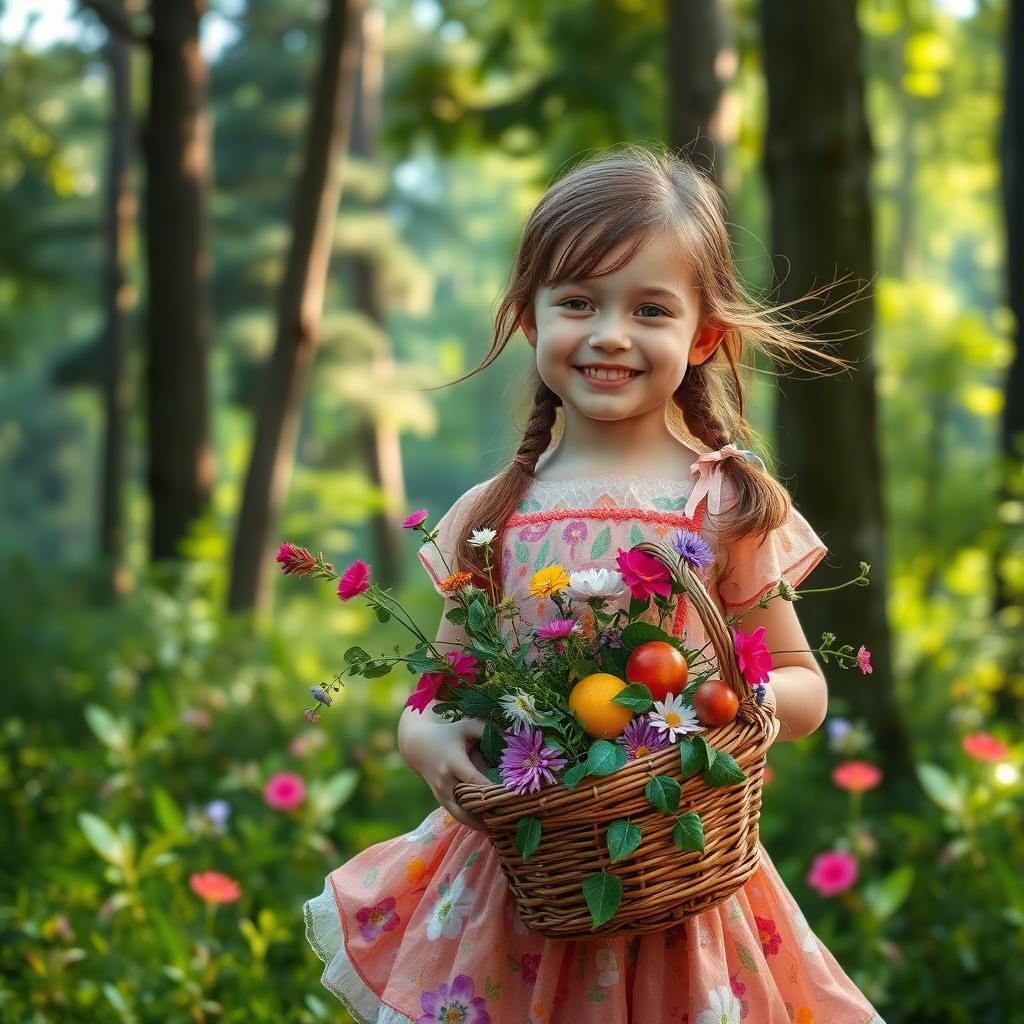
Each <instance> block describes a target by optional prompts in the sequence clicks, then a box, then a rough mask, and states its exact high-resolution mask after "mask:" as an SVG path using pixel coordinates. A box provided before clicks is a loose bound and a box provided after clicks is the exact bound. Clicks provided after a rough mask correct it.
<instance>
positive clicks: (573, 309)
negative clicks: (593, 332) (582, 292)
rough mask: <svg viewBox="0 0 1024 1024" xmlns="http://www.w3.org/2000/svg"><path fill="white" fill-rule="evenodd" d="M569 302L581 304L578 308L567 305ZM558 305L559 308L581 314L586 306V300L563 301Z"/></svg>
mask: <svg viewBox="0 0 1024 1024" xmlns="http://www.w3.org/2000/svg"><path fill="white" fill-rule="evenodd" d="M570 302H579V303H581V305H580V306H570V305H569V303H570ZM559 305H560V306H565V307H566V308H567V309H571V310H572V311H573V312H574V313H582V312H583V310H584V309H585V308H586V306H587V300H586V299H563V300H562V301H561V302H560V303H559Z"/></svg>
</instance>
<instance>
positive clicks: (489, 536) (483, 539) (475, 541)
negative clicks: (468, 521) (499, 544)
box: [469, 527, 498, 548]
mask: <svg viewBox="0 0 1024 1024" xmlns="http://www.w3.org/2000/svg"><path fill="white" fill-rule="evenodd" d="M497 536H498V531H497V530H492V529H490V528H489V527H486V528H484V529H482V530H474V531H473V533H472V534H471V535H470V538H469V543H470V544H472V545H473V547H475V548H482V547H483V546H484V545H485V544H490V543H491V542H492V541H493V540H494V538H495V537H497Z"/></svg>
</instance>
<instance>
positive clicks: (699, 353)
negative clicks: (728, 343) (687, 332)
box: [687, 320, 726, 366]
mask: <svg viewBox="0 0 1024 1024" xmlns="http://www.w3.org/2000/svg"><path fill="white" fill-rule="evenodd" d="M725 334H726V331H725V328H724V327H722V326H721V325H720V324H717V323H715V322H714V321H713V320H709V321H708V322H707V323H706V324H705V325H704V326H703V327H702V328H701V329H700V331H699V332H698V333H697V337H696V338H694V340H693V343H692V344H691V345H690V356H689V359H688V360H687V362H689V364H690V365H691V366H699V365H700V364H701V363H705V362H707V361H708V360H709V359H710V358H711V356H712V355H713V354H714V351H715V349H716V348H718V346H719V345H721V344H722V341H723V339H724V338H725Z"/></svg>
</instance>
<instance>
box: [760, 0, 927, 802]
mask: <svg viewBox="0 0 1024 1024" xmlns="http://www.w3.org/2000/svg"><path fill="white" fill-rule="evenodd" d="M761 17H762V27H763V34H764V66H765V75H766V78H767V87H768V128H767V138H766V143H765V171H766V175H767V179H768V185H769V191H770V198H771V209H772V248H773V250H774V252H775V253H777V254H780V255H779V256H778V257H777V258H778V260H779V265H778V277H779V279H780V280H781V282H782V283H781V286H780V299H781V300H789V299H793V298H797V297H799V296H801V295H802V294H804V293H805V292H806V291H807V290H808V289H809V288H811V287H815V286H818V285H820V284H821V283H823V281H827V280H831V279H833V278H834V277H835V276H836V273H837V271H838V274H839V276H842V275H843V274H845V273H847V272H848V271H852V272H853V273H854V274H856V275H858V276H859V277H860V278H862V279H864V280H868V279H870V278H871V277H872V273H873V265H872V219H871V213H872V211H871V205H870V200H869V172H870V165H871V155H872V147H871V140H870V136H869V133H868V126H867V121H866V118H865V113H864V95H863V94H864V83H863V76H862V71H861V39H860V33H859V29H858V26H857V19H856V3H855V0H762V5H761ZM872 306H873V304H872V302H871V301H870V300H869V299H868V298H867V297H864V298H861V299H860V300H859V301H857V302H855V303H854V304H853V305H852V306H851V307H850V308H848V309H846V310H845V311H843V312H842V313H839V314H838V315H834V316H832V317H831V318H829V320H828V321H827V322H826V324H825V327H826V328H827V329H828V330H829V331H830V332H831V331H836V330H841V331H843V332H846V331H851V332H855V333H856V335H857V336H856V337H855V338H854V339H853V340H852V341H849V342H847V343H845V344H843V345H842V346H841V354H842V355H843V356H844V357H845V358H848V359H850V360H852V361H853V362H854V364H855V368H854V371H853V372H852V374H850V375H845V374H844V375H839V376H833V377H827V378H820V379H813V380H796V379H794V380H783V381H782V387H781V394H780V398H779V411H778V433H779V436H778V446H779V454H780V457H781V461H782V463H783V468H784V469H785V470H786V471H787V475H788V476H790V478H791V479H792V480H794V481H799V487H798V488H797V489H796V490H795V497H796V501H797V505H798V507H799V508H800V510H801V511H802V512H803V513H804V514H805V515H806V516H807V518H808V519H809V520H810V522H811V525H812V526H816V527H817V528H818V529H819V530H821V532H822V533H823V534H825V536H826V539H827V541H828V543H829V547H830V549H831V552H832V556H831V561H833V562H834V566H835V567H834V568H833V567H832V566H826V565H822V566H821V567H819V569H818V570H817V571H816V573H815V577H814V581H815V582H814V585H816V586H828V585H829V584H834V583H836V582H840V581H841V580H842V579H844V578H848V577H849V576H850V575H852V574H854V573H855V571H856V566H857V563H858V562H859V561H864V562H868V563H869V564H870V565H871V586H870V587H869V588H868V589H866V590H864V589H861V588H858V587H847V588H845V589H843V590H839V591H835V592H833V593H829V594H820V595H815V597H814V599H813V600H808V601H807V602H806V603H804V604H801V605H800V608H799V611H800V615H801V619H802V621H803V625H804V627H805V629H806V631H807V635H808V639H809V640H810V642H811V644H812V645H817V643H818V642H819V638H820V636H821V634H822V632H824V631H825V630H830V631H833V632H835V633H836V634H837V635H838V636H839V637H840V642H850V643H853V644H854V645H855V646H856V645H858V644H860V643H864V644H866V645H867V647H869V648H870V649H871V651H872V655H873V663H874V674H873V675H872V676H871V678H870V679H869V680H865V679H864V678H863V677H861V676H860V675H859V674H857V673H856V672H855V671H850V672H843V671H840V670H832V671H830V672H829V673H828V674H829V687H830V690H831V691H832V693H833V695H836V696H839V697H841V698H842V700H843V701H844V702H845V704H846V705H847V707H848V708H849V709H850V712H851V713H852V715H853V716H855V717H858V718H861V719H863V720H864V721H865V722H866V723H867V724H868V725H869V727H870V728H871V730H872V732H873V734H874V736H875V739H876V744H877V750H878V753H879V755H880V757H881V759H882V762H883V764H884V766H885V767H886V769H887V771H888V774H889V778H890V779H891V780H892V783H893V785H894V787H902V788H903V793H902V794H901V795H902V797H904V798H908V797H909V788H910V787H912V786H913V780H914V778H915V775H914V771H913V764H912V760H911V757H910V752H909V748H908V742H907V737H906V734H905V731H904V728H903V724H902V721H901V719H900V714H899V710H898V707H897V703H896V698H895V693H894V688H893V673H892V656H891V650H890V637H889V628H888V622H887V620H886V593H887V568H886V557H885V529H884V508H883V503H882V480H881V466H880V460H879V450H878V436H877V433H878V427H877V410H876V398H875V367H874V361H873V358H872V343H871V327H872V321H873V308H872Z"/></svg>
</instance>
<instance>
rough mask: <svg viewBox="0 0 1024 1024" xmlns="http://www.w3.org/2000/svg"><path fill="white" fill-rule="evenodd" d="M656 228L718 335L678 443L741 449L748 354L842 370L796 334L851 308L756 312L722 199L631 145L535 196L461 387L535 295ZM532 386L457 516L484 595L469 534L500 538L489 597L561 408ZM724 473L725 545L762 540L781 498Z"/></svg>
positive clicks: (582, 273) (784, 505)
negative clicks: (672, 242) (524, 407)
mask: <svg viewBox="0 0 1024 1024" xmlns="http://www.w3.org/2000/svg"><path fill="white" fill-rule="evenodd" d="M659 229H668V230H672V231H675V232H676V233H677V234H678V235H679V238H680V241H681V242H682V244H683V247H684V252H685V253H686V256H687V258H688V261H689V262H688V265H689V268H690V272H691V278H692V283H693V286H694V288H695V289H696V291H697V293H698V294H699V295H700V296H701V307H702V308H701V325H702V326H703V325H704V324H707V323H708V322H711V323H713V324H714V326H716V327H718V328H720V329H721V330H722V332H723V338H722V341H721V343H720V344H719V346H718V348H717V349H716V350H715V352H714V353H713V355H712V356H711V357H710V358H709V359H707V360H706V361H705V362H704V363H702V364H699V365H691V366H688V367H687V370H686V374H685V376H684V378H683V381H682V383H681V384H680V386H679V388H678V389H677V390H676V392H675V394H674V395H673V396H672V404H671V405H670V406H669V407H668V417H667V420H668V424H669V427H670V429H671V430H672V431H673V433H675V434H677V436H680V435H681V439H691V438H692V439H695V440H696V441H697V442H698V443H699V444H703V445H706V446H707V449H708V450H709V451H716V450H717V449H719V448H721V447H722V446H723V445H726V444H728V443H729V442H740V443H742V444H743V445H747V444H749V443H750V440H751V438H752V437H754V431H753V429H752V427H751V425H750V424H749V423H748V422H747V420H746V418H745V416H744V393H743V384H742V382H741V379H740V369H741V368H742V369H745V370H749V369H750V367H749V366H748V365H746V364H744V363H743V362H742V356H743V353H744V347H745V346H747V347H749V348H750V349H752V350H753V351H755V352H763V353H765V354H766V355H767V356H769V357H770V358H772V359H773V360H774V361H776V362H782V363H786V364H789V365H790V366H795V367H799V368H801V369H810V370H814V369H815V367H814V364H813V362H811V360H812V359H813V360H819V361H822V362H824V363H826V364H831V365H832V366H833V367H834V368H836V369H844V368H845V367H846V366H847V364H846V362H845V361H844V360H842V359H840V358H839V357H837V356H835V355H832V354H831V353H827V352H825V351H822V350H821V348H820V343H818V342H815V341H814V340H813V339H810V338H808V337H807V336H805V335H803V334H801V333H798V331H797V330H795V329H794V328H801V327H804V326H805V325H807V324H808V323H814V322H817V321H818V320H820V319H823V318H825V317H826V316H829V315H832V313H833V312H836V311H838V309H841V308H845V306H846V305H848V304H849V302H851V301H853V300H852V299H849V300H847V301H844V302H842V303H841V304H836V305H834V306H832V307H827V308H826V309H824V310H823V311H820V312H818V313H813V314H808V315H805V316H803V317H797V316H795V315H793V314H791V313H784V312H783V311H784V310H787V309H789V308H790V307H792V306H794V305H797V303H798V302H804V301H805V300H807V299H811V298H817V297H818V296H819V295H821V294H822V293H824V292H826V291H828V290H829V289H830V288H831V287H832V285H828V286H825V287H824V288H820V289H816V290H815V291H813V292H810V293H808V294H807V295H806V296H804V297H803V298H801V299H799V300H794V301H792V302H787V303H784V304H782V305H775V306H770V305H763V304H760V303H759V302H758V301H757V300H755V299H753V298H752V297H751V296H750V295H749V294H748V293H747V292H746V291H745V290H744V288H743V286H742V285H741V283H740V281H739V280H738V278H737V276H736V272H735V270H734V267H733V260H732V251H731V247H730V241H729V235H728V232H727V230H726V221H725V201H724V198H723V196H722V193H721V192H720V191H719V189H718V186H717V185H716V184H715V183H714V181H712V180H711V178H710V177H709V176H707V175H706V174H705V173H704V172H702V171H700V170H699V169H698V168H697V167H696V166H695V165H694V164H692V163H691V162H690V161H689V160H688V159H686V158H684V157H681V156H678V155H676V154H674V153H671V152H663V153H657V152H652V151H651V150H648V149H644V148H641V147H632V146H631V147H629V148H627V149H626V150H624V151H623V152H620V153H616V154H613V155H611V156H604V157H600V158H597V159H591V160H586V161H584V162H582V163H580V164H578V165H577V166H576V167H575V168H574V169H573V170H571V171H570V172H569V173H568V174H566V175H565V176H564V177H563V178H561V179H560V180H558V181H556V182H555V183H554V184H553V185H552V186H551V187H550V188H549V189H548V190H547V192H545V193H544V195H543V196H542V197H541V199H540V201H539V202H538V203H537V205H536V207H535V208H534V210H533V212H532V213H531V214H530V217H529V219H528V220H527V222H526V226H525V228H524V229H523V234H522V238H521V240H520V243H519V248H518V251H517V253H516V258H515V262H514V264H513V268H512V272H511V274H510V279H509V283H508V286H507V288H506V290H505V294H504V296H503V298H502V300H501V303H500V305H499V307H498V310H497V313H496V315H495V322H494V338H493V341H492V343H491V348H490V351H489V352H488V353H487V356H486V357H485V358H484V360H483V361H482V362H481V363H480V364H479V366H477V367H476V368H475V369H474V370H473V371H471V372H470V373H468V374H466V375H465V376H464V377H460V378H459V380H466V379H467V378H468V377H471V376H473V375H474V374H476V373H479V372H480V371H481V370H483V369H485V368H486V367H487V366H489V365H490V364H491V363H492V362H493V361H494V360H495V359H496V358H497V356H498V355H499V354H500V353H501V351H502V350H503V349H504V347H505V346H506V345H507V344H508V342H509V341H510V340H511V339H512V338H513V336H514V335H515V333H516V331H517V330H518V329H519V324H520V319H521V317H522V316H523V314H524V313H525V312H526V311H527V310H528V309H529V308H530V307H531V306H532V304H533V300H534V296H535V295H536V293H537V291H538V289H539V288H541V287H544V286H549V285H551V284H552V283H554V282H557V281H560V280H564V279H567V278H573V279H581V278H586V277H589V276H593V275H594V272H595V270H596V269H597V268H598V266H600V264H601V262H602V261H603V260H604V259H605V257H606V256H607V255H608V253H610V252H611V251H612V250H613V249H615V247H616V246H617V245H619V244H620V243H622V242H625V241H627V240H630V243H631V244H629V245H628V246H627V247H626V249H625V251H624V253H623V255H622V256H621V257H620V258H619V259H618V260H616V261H615V263H614V264H613V265H611V266H609V267H607V268H606V269H604V270H602V271H601V274H602V275H603V274H608V273H613V272H614V271H616V270H618V269H619V268H620V267H622V266H625V264H626V263H628V262H629V260H630V259H632V257H633V255H634V254H635V253H636V251H637V249H638V248H639V247H640V246H641V245H642V244H643V242H644V240H645V238H646V236H647V235H648V234H649V233H650V232H652V231H656V230H659ZM560 250H561V254H560V256H558V253H559V251H560ZM556 257H557V258H556ZM809 357H810V358H809ZM817 372H821V371H820V370H819V371H817ZM453 383H457V381H456V382H453ZM531 385H532V391H533V402H532V406H531V409H530V414H529V417H528V420H527V423H526V428H525V430H524V432H523V439H522V441H521V442H520V444H519V447H518V450H517V451H516V454H515V457H514V458H513V459H512V461H511V462H510V463H509V465H508V466H507V467H506V468H505V469H504V471H502V472H501V473H500V474H499V475H498V476H497V477H496V478H495V479H494V480H493V481H492V482H491V483H490V485H489V486H487V487H485V488H484V489H483V490H482V492H481V493H480V494H479V495H478V496H477V498H476V501H475V503H474V505H473V506H472V508H471V509H470V510H469V513H468V515H467V516H466V517H465V518H463V519H462V522H463V524H464V525H463V528H462V530H461V531H460V535H459V536H458V538H457V544H456V547H455V555H456V559H457V565H458V567H459V568H462V569H465V570H466V571H469V572H471V573H473V576H474V579H475V581H476V582H477V583H478V584H479V585H480V586H482V587H484V588H486V587H487V583H486V577H485V575H484V569H483V566H484V563H483V557H482V552H481V549H479V548H477V547H474V546H472V545H470V544H469V536H470V534H471V533H472V531H473V530H474V529H477V528H479V527H480V526H481V525H484V526H488V525H489V526H491V527H492V528H494V529H496V530H497V531H498V537H497V538H496V539H495V542H494V544H493V545H492V551H493V553H494V563H493V568H494V572H495V581H496V585H497V586H496V589H497V591H498V593H497V594H494V595H492V596H493V597H494V598H495V599H498V598H499V597H500V594H501V589H502V588H501V578H502V564H501V563H502V552H503V544H502V540H503V533H504V524H505V522H506V521H507V520H508V519H509V517H510V516H512V515H513V514H514V513H515V510H516V507H517V506H518V504H519V502H520V501H521V500H522V497H523V494H524V493H525V491H526V489H527V487H528V486H529V484H530V482H531V481H532V478H533V472H534V469H535V467H536V465H537V460H538V459H539V458H540V456H541V455H543V454H544V452H545V451H546V450H547V448H548V447H549V445H550V444H551V440H552V434H553V432H555V428H556V423H557V422H558V408H559V406H561V404H562V400H561V398H559V396H558V395H556V394H555V393H554V392H553V391H551V389H550V388H548V386H547V385H546V384H545V383H544V382H543V380H541V378H540V375H539V374H538V373H537V370H536V367H535V368H534V369H533V371H532V374H531ZM722 469H723V471H724V472H726V473H727V474H728V476H729V479H730V480H731V481H732V482H733V483H734V485H735V490H736V501H735V503H734V504H733V506H732V507H731V508H730V509H728V510H727V511H728V518H727V519H726V517H725V515H724V514H723V515H722V516H721V519H722V523H721V524H720V530H721V534H722V536H723V538H725V539H727V540H729V539H735V538H736V537H739V536H743V535H746V534H748V533H756V534H758V535H762V536H763V535H766V534H767V533H769V532H770V531H771V530H774V529H775V528H776V527H778V526H780V525H781V524H782V523H783V521H784V520H785V519H786V516H787V515H788V513H789V509H790V500H789V495H788V493H787V492H786V490H785V488H783V487H782V485H781V484H779V483H778V482H777V481H776V480H775V479H774V478H773V477H772V476H771V475H770V474H768V473H767V472H765V471H764V470H763V469H761V468H760V466H759V465H758V463H756V462H753V461H746V460H741V459H727V460H725V461H724V462H723V463H722Z"/></svg>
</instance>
